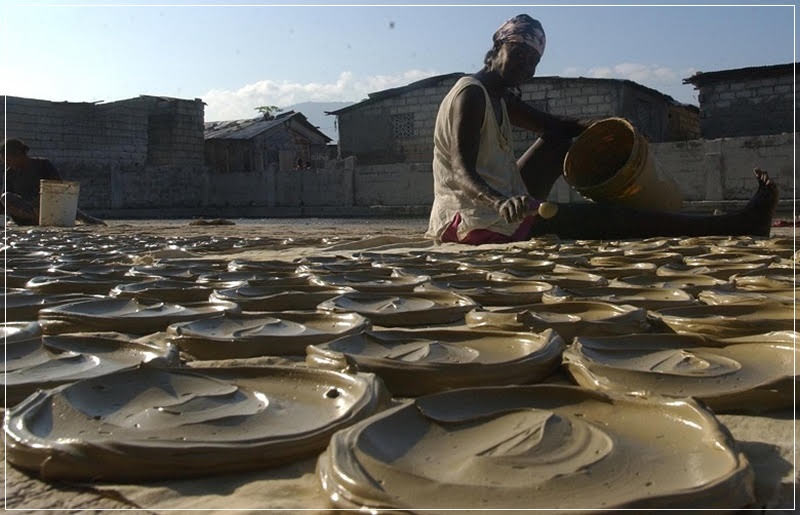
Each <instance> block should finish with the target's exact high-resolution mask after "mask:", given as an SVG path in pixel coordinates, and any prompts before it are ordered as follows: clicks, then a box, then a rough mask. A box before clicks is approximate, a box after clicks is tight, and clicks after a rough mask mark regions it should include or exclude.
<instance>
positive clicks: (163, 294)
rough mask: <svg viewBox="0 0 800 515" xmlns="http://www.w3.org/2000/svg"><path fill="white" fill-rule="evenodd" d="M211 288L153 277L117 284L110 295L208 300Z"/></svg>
mask: <svg viewBox="0 0 800 515" xmlns="http://www.w3.org/2000/svg"><path fill="white" fill-rule="evenodd" d="M212 291H213V290H212V289H211V288H209V287H208V286H206V285H203V284H199V283H195V282H189V281H175V280H172V279H153V280H150V281H142V282H137V283H128V284H118V285H117V286H115V287H114V288H113V289H112V290H111V292H110V295H111V296H112V297H118V298H121V299H145V300H150V301H161V302H199V301H203V300H208V296H209V295H211V292H212Z"/></svg>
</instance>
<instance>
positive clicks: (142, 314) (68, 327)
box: [39, 298, 236, 334]
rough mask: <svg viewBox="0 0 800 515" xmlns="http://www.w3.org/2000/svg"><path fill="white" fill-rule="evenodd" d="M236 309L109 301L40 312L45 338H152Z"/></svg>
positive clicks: (222, 306)
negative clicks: (88, 334)
mask: <svg viewBox="0 0 800 515" xmlns="http://www.w3.org/2000/svg"><path fill="white" fill-rule="evenodd" d="M235 307H236V306H232V305H231V304H224V303H216V304H212V303H200V304H198V305H196V306H193V307H187V306H181V305H178V304H165V303H163V302H156V303H149V304H146V303H143V302H140V301H139V300H137V299H110V298H109V299H100V300H90V301H83V302H75V303H72V304H64V305H62V306H57V307H54V308H46V309H42V310H41V311H39V324H40V325H41V326H42V331H43V332H44V333H45V334H60V333H74V332H84V331H118V332H121V333H131V334H148V333H155V332H158V331H163V330H165V329H166V328H167V326H168V325H170V324H175V323H178V322H188V321H190V320H197V319H199V318H206V317H212V316H215V315H218V314H220V313H222V312H224V311H229V310H231V309H233V308H235Z"/></svg>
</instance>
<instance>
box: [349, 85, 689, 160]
mask: <svg viewBox="0 0 800 515" xmlns="http://www.w3.org/2000/svg"><path fill="white" fill-rule="evenodd" d="M457 80H458V77H449V78H445V79H443V80H442V81H440V82H439V83H438V84H436V85H434V86H430V87H420V88H416V89H412V90H409V91H406V92H404V93H401V94H398V95H395V96H391V97H389V98H386V99H380V100H376V101H372V102H367V103H365V104H364V105H363V106H360V107H357V108H355V109H353V110H349V111H345V112H344V113H341V114H340V115H339V134H340V146H341V150H342V156H344V157H346V156H348V155H355V156H356V157H357V158H358V159H359V162H360V163H364V164H389V163H397V162H425V161H431V160H432V159H433V131H434V126H435V123H436V115H437V113H438V110H439V105H440V104H441V102H442V99H443V98H444V97H445V95H447V93H448V92H449V91H450V89H451V88H452V86H453V84H455V82H456V81H457ZM520 91H521V95H522V99H523V100H525V101H526V102H529V103H530V104H532V105H533V106H534V107H536V108H538V109H541V110H543V111H546V112H548V113H552V114H554V115H559V116H567V117H570V118H577V119H583V118H604V117H607V116H623V117H626V118H628V119H630V120H632V121H633V122H634V124H635V125H636V126H637V128H638V129H639V130H640V131H641V132H642V133H643V134H645V136H647V137H648V138H649V139H650V140H652V141H667V140H671V139H687V138H690V137H696V136H697V135H698V133H697V129H696V128H695V129H694V130H691V119H694V120H695V121H696V120H697V114H696V112H692V110H690V109H686V108H682V107H676V106H673V105H672V104H671V103H670V102H669V101H668V100H667V99H666V98H665V97H664V96H663V95H661V94H659V93H658V92H656V91H654V90H650V89H647V88H644V87H641V86H638V85H636V84H634V83H632V82H627V81H619V80H611V79H586V78H563V77H538V78H535V79H532V80H531V81H529V82H527V83H525V84H523V85H522V86H521V88H520ZM398 116H410V117H413V133H412V134H397V130H396V127H395V126H394V125H393V117H398ZM673 116H675V117H679V118H678V119H677V120H676V121H675V122H673V121H671V118H672V117H673ZM534 137H535V136H534V134H533V133H531V132H529V131H526V130H523V129H517V128H514V129H513V141H514V151H515V153H517V154H518V155H519V154H521V153H522V152H524V151H525V149H526V148H527V147H528V146H529V145H530V144H531V143H532V142H533V139H534Z"/></svg>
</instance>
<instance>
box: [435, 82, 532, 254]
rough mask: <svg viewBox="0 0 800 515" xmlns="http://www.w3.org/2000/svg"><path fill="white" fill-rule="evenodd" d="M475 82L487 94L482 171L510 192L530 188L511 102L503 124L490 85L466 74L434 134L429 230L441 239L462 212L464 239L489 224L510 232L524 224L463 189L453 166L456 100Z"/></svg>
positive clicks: (478, 166) (490, 182) (491, 182)
mask: <svg viewBox="0 0 800 515" xmlns="http://www.w3.org/2000/svg"><path fill="white" fill-rule="evenodd" d="M473 85H474V86H478V87H480V88H481V90H483V94H484V97H485V98H486V109H485V111H484V114H483V124H482V125H481V137H480V144H479V148H478V159H477V162H476V170H477V172H478V174H479V175H480V176H481V177H482V178H483V180H484V181H486V183H487V184H488V185H489V186H491V187H492V188H493V189H494V190H496V191H498V192H499V193H501V194H502V195H505V196H506V197H510V196H513V195H523V194H526V193H527V190H526V189H525V185H524V183H523V182H522V178H521V177H520V174H519V170H517V160H516V158H515V157H514V152H513V149H512V139H511V123H510V121H509V119H508V111H507V110H506V103H505V101H504V100H502V99H501V100H500V105H501V107H502V123H501V124H500V125H498V123H497V117H496V116H495V114H494V109H493V108H492V102H491V99H490V98H489V93H488V92H487V91H486V88H485V87H484V86H483V84H481V82H480V81H479V80H478V79H476V78H474V77H469V76H467V77H462V78H461V79H459V81H458V82H456V83H455V85H454V86H453V88H452V89H451V90H450V92H449V93H448V94H447V95H446V96H445V97H444V99H443V100H442V103H441V105H440V106H439V112H438V114H437V115H436V128H435V129H434V135H433V143H434V146H433V194H434V199H433V206H432V207H431V217H430V221H429V224H428V232H427V233H426V234H425V235H426V236H427V237H429V238H434V239H436V240H440V239H441V235H442V233H443V232H444V231H445V230H446V229H447V227H448V225H449V224H450V223H451V222H452V221H453V219H454V218H455V216H456V214H458V215H459V216H460V218H461V222H460V224H459V226H458V237H459V238H464V237H465V236H466V235H467V234H468V233H469V232H470V231H471V230H473V229H487V230H490V231H494V232H497V233H500V234H504V235H506V236H510V235H512V234H513V233H514V231H515V230H516V229H517V228H518V227H519V222H517V223H511V224H509V223H506V221H505V220H503V218H502V217H501V216H500V215H499V214H498V213H497V211H496V210H495V209H494V208H492V206H490V205H488V204H485V203H483V202H481V201H479V200H478V199H476V198H474V197H472V196H471V195H469V194H467V193H466V192H463V191H461V190H460V189H459V188H458V181H457V180H456V173H455V172H454V171H453V166H452V162H453V157H454V156H455V154H456V152H457V148H456V145H455V137H456V127H455V124H454V122H453V101H454V100H455V98H456V96H457V95H458V94H459V93H460V92H461V91H462V90H463V89H464V88H466V87H467V86H473Z"/></svg>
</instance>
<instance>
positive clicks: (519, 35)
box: [492, 14, 546, 56]
mask: <svg viewBox="0 0 800 515" xmlns="http://www.w3.org/2000/svg"><path fill="white" fill-rule="evenodd" d="M492 41H494V42H495V43H506V42H509V43H525V44H526V45H528V46H529V47H531V48H533V49H534V50H536V51H537V52H539V55H540V56H542V55H544V45H545V41H546V40H545V37H544V29H543V28H542V24H541V23H539V22H538V21H537V20H534V19H533V18H531V17H530V16H528V15H527V14H519V15H517V16H514V17H513V18H511V19H510V20H508V21H506V22H505V23H503V24H502V25H500V28H499V29H497V31H496V32H495V33H494V36H492Z"/></svg>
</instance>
